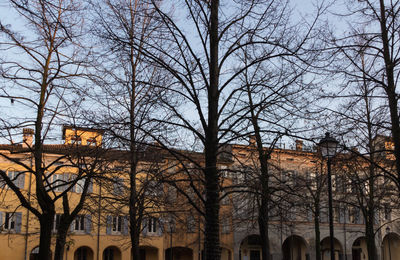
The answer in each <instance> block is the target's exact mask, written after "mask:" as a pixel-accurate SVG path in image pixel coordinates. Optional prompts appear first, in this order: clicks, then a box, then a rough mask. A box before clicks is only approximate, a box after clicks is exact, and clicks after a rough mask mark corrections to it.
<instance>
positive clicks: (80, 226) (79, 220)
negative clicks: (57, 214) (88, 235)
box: [74, 215, 85, 231]
mask: <svg viewBox="0 0 400 260" xmlns="http://www.w3.org/2000/svg"><path fill="white" fill-rule="evenodd" d="M74 230H76V231H85V216H84V215H78V216H77V217H76V219H75V227H74Z"/></svg>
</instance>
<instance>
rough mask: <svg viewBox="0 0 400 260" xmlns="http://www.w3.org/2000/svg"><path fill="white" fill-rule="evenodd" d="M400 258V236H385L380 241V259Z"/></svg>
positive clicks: (392, 234)
mask: <svg viewBox="0 0 400 260" xmlns="http://www.w3.org/2000/svg"><path fill="white" fill-rule="evenodd" d="M399 256H400V236H399V235H397V234H396V233H389V234H387V235H386V236H385V237H384V238H383V241H382V257H383V259H384V260H396V259H398V257H399Z"/></svg>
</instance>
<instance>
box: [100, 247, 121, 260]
mask: <svg viewBox="0 0 400 260" xmlns="http://www.w3.org/2000/svg"><path fill="white" fill-rule="evenodd" d="M103 260H121V250H119V249H118V247H116V246H109V247H107V248H106V249H104V251H103Z"/></svg>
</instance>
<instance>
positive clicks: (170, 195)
mask: <svg viewBox="0 0 400 260" xmlns="http://www.w3.org/2000/svg"><path fill="white" fill-rule="evenodd" d="M176 197H177V192H176V188H175V187H174V186H168V189H167V202H168V203H175V201H176Z"/></svg>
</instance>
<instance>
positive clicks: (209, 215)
mask: <svg viewBox="0 0 400 260" xmlns="http://www.w3.org/2000/svg"><path fill="white" fill-rule="evenodd" d="M218 7H219V1H218V0H212V1H211V14H210V21H211V25H210V86H209V89H208V125H207V128H206V129H205V130H206V132H205V171H204V173H205V187H206V201H205V211H206V214H205V222H206V223H205V254H206V260H218V259H220V256H221V250H220V241H219V175H218V171H217V154H218V99H219V94H218V93H219V90H218V86H219V68H218V47H219V46H218V44H219V43H218V36H219V34H218Z"/></svg>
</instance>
